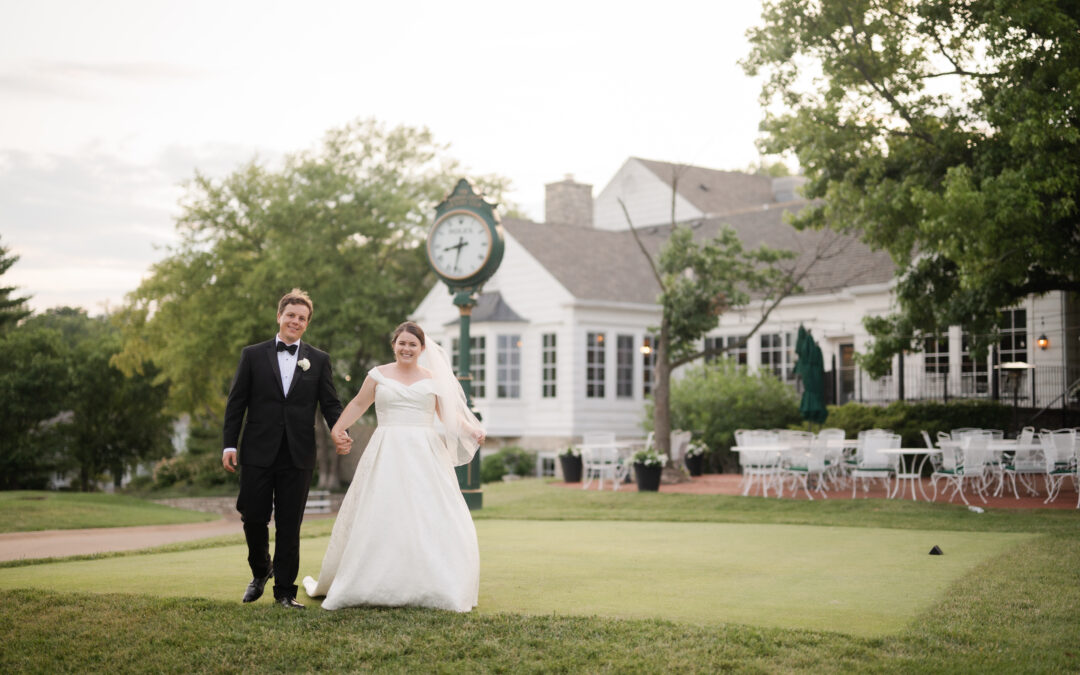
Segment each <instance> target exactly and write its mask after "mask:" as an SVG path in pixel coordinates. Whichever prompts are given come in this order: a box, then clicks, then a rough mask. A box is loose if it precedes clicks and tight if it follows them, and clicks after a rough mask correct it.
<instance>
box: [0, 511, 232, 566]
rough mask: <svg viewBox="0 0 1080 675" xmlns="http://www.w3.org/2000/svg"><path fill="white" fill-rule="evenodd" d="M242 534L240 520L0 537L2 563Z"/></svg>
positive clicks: (2, 535) (17, 534)
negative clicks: (3, 561) (4, 561)
mask: <svg viewBox="0 0 1080 675" xmlns="http://www.w3.org/2000/svg"><path fill="white" fill-rule="evenodd" d="M243 531H244V530H243V529H242V525H241V523H240V519H239V517H237V518H222V519H220V520H212V521H209V522H205V523H182V524H180V525H145V526H140V527H101V528H95V529H90V530H38V531H36V532H10V533H6V534H0V560H20V559H23V558H56V557H62V556H69V555H89V554H92V553H105V552H107V551H130V550H133V549H138V548H147V547H150V546H161V545H163V544H172V543H175V542H179V541H191V540H193V539H206V538H207V537H217V536H221V535H225V534H242V533H243Z"/></svg>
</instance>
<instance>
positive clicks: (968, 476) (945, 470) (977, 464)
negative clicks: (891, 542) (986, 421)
mask: <svg viewBox="0 0 1080 675" xmlns="http://www.w3.org/2000/svg"><path fill="white" fill-rule="evenodd" d="M989 441H990V434H978V433H971V432H969V433H965V434H963V440H962V441H960V442H959V443H957V442H956V441H953V442H951V443H947V444H943V446H942V448H941V468H940V469H939V470H937V471H935V472H934V473H933V474H932V475H931V476H930V482H931V483H932V484H933V486H934V497H933V501H937V494H938V485H937V482H938V480H940V479H944V480H945V487H948V486H950V485H951V486H953V493H952V495H951V496H950V497H949V501H950V502H951V501H952V500H953V498H955V497H956V495H957V493H959V494H960V499H962V500H964V503H965V504H967V505H969V506H970V505H971V504H970V502H968V500H967V495H965V494H964V485H965V484H968V485H972V486H974V489H975V492H976V493H977V494H978V495H979V498H980V499H982V500H983V503H986V496H985V495H984V494H983V490H984V488H985V485H986V481H985V478H986V458H987V455H988V453H989V449H988V448H987V445H988V444H989Z"/></svg>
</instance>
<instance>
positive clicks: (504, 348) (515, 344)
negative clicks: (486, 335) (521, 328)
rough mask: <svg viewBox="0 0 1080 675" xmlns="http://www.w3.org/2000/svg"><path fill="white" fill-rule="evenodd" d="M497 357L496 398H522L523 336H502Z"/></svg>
mask: <svg viewBox="0 0 1080 675" xmlns="http://www.w3.org/2000/svg"><path fill="white" fill-rule="evenodd" d="M497 345H498V349H497V353H496V355H495V398H521V336H520V335H500V336H499V337H498V338H497Z"/></svg>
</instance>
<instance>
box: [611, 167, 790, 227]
mask: <svg viewBox="0 0 1080 675" xmlns="http://www.w3.org/2000/svg"><path fill="white" fill-rule="evenodd" d="M632 159H634V160H636V161H638V162H640V163H641V164H642V165H643V166H644V167H645V168H647V169H648V170H649V171H651V172H652V173H654V174H655V175H656V177H657V178H659V179H660V180H662V181H664V184H665V185H667V186H668V187H669V188H670V187H671V186H672V184H675V185H676V186H677V190H678V193H679V195H680V196H681V197H682V198H683V199H685V200H686V201H688V202H690V203H691V204H693V205H694V207H695V208H696V209H698V210H699V211H701V212H702V213H704V214H705V215H706V216H712V215H719V214H723V213H730V212H733V211H741V210H743V209H745V208H747V207H755V206H756V207H760V206H762V205H764V204H772V203H774V202H775V201H776V198H775V197H774V194H773V179H772V178H770V177H769V176H758V175H754V174H749V173H743V172H741V171H719V170H717V169H706V168H704V167H700V166H692V165H689V164H673V163H671V162H659V161H656V160H653V159H642V158H640V157H634V158H632ZM676 179H677V180H676Z"/></svg>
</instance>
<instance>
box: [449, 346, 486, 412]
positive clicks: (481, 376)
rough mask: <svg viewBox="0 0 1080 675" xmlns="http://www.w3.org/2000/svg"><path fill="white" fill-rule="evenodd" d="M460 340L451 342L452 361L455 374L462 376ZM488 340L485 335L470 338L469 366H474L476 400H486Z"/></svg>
mask: <svg viewBox="0 0 1080 675" xmlns="http://www.w3.org/2000/svg"><path fill="white" fill-rule="evenodd" d="M458 341H459V340H458V338H454V339H453V340H451V341H450V361H451V365H453V367H454V372H455V373H457V374H458V376H459V377H460V376H461V371H460V370H459V369H458ZM486 349H487V338H486V337H485V336H483V335H473V336H470V337H469V362H470V363H469V365H471V366H472V395H473V397H474V398H484V397H485V395H486V394H487V387H486V386H485V381H486V380H485V378H486V377H487V368H486V363H487V355H486V353H485V350H486Z"/></svg>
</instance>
